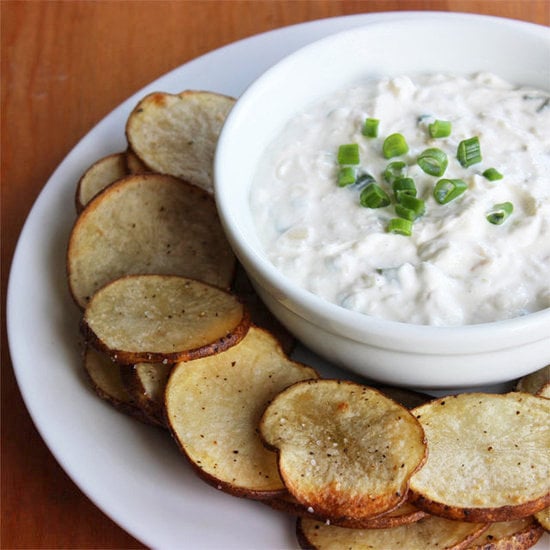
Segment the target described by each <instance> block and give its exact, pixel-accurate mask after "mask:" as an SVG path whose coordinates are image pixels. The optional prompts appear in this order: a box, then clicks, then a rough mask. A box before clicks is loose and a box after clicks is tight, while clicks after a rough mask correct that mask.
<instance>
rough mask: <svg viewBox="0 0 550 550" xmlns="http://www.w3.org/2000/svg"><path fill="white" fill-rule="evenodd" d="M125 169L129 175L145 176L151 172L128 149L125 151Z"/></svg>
mask: <svg viewBox="0 0 550 550" xmlns="http://www.w3.org/2000/svg"><path fill="white" fill-rule="evenodd" d="M126 169H127V170H128V173H129V174H145V173H147V172H151V170H149V169H148V168H147V166H145V164H143V162H141V160H140V159H139V157H138V156H137V155H136V154H135V153H134V152H133V151H132V149H131V148H130V147H128V149H127V150H126Z"/></svg>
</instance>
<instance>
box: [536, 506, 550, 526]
mask: <svg viewBox="0 0 550 550" xmlns="http://www.w3.org/2000/svg"><path fill="white" fill-rule="evenodd" d="M535 519H536V520H537V521H538V522H539V524H540V525H541V526H542V528H543V529H544V530H545V531H549V532H550V506H547V507H546V508H544V509H543V510H541V511H540V512H537V513H536V514H535Z"/></svg>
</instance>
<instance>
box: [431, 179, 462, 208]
mask: <svg viewBox="0 0 550 550" xmlns="http://www.w3.org/2000/svg"><path fill="white" fill-rule="evenodd" d="M467 188H468V186H467V185H466V183H465V182H464V181H463V180H458V179H455V180H449V179H442V180H439V181H438V182H437V183H436V184H435V187H434V190H433V196H434V199H435V200H436V201H437V202H438V203H439V204H447V203H448V202H451V201H452V200H454V199H456V198H457V197H459V196H460V195H462V193H464V191H466V189H467Z"/></svg>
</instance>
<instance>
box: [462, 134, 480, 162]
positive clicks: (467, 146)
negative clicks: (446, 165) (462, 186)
mask: <svg viewBox="0 0 550 550" xmlns="http://www.w3.org/2000/svg"><path fill="white" fill-rule="evenodd" d="M456 158H457V159H458V162H460V164H461V165H462V166H463V167H464V168H468V166H472V164H477V163H478V162H481V160H482V158H481V146H480V145H479V138H478V137H477V136H474V137H471V138H468V139H464V140H462V141H461V142H460V143H459V144H458V149H457V152H456Z"/></svg>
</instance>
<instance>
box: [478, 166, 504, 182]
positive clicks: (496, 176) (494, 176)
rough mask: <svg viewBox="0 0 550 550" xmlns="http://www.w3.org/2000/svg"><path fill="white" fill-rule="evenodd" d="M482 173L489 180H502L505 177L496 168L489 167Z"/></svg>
mask: <svg viewBox="0 0 550 550" xmlns="http://www.w3.org/2000/svg"><path fill="white" fill-rule="evenodd" d="M482 175H483V176H485V177H486V178H487V179H488V180H489V181H497V180H501V179H502V178H503V177H504V176H503V175H502V174H501V173H500V172H499V171H498V170H497V169H496V168H487V170H485V172H483V174H482Z"/></svg>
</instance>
